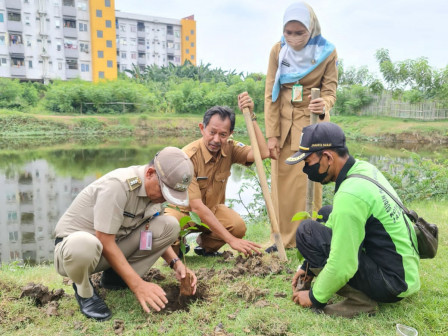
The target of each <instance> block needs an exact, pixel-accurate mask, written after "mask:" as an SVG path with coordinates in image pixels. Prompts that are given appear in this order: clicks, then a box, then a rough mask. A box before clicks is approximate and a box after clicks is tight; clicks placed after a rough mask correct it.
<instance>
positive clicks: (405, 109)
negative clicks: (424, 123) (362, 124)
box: [360, 95, 448, 120]
mask: <svg viewBox="0 0 448 336" xmlns="http://www.w3.org/2000/svg"><path fill="white" fill-rule="evenodd" d="M360 115H366V116H382V117H395V118H409V119H420V120H442V119H448V108H447V107H446V104H445V106H443V104H442V103H441V102H438V101H428V102H422V103H416V104H411V103H408V102H402V101H399V100H395V99H392V97H391V96H390V95H381V96H379V97H375V98H374V101H373V102H372V103H371V104H370V105H369V106H366V107H364V108H362V109H361V112H360Z"/></svg>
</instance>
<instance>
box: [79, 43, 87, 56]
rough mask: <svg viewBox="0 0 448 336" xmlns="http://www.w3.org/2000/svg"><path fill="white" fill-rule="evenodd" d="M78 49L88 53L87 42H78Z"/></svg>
mask: <svg viewBox="0 0 448 336" xmlns="http://www.w3.org/2000/svg"><path fill="white" fill-rule="evenodd" d="M79 50H80V51H81V52H85V53H86V54H88V53H89V44H88V43H80V44H79Z"/></svg>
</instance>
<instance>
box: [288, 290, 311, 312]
mask: <svg viewBox="0 0 448 336" xmlns="http://www.w3.org/2000/svg"><path fill="white" fill-rule="evenodd" d="M292 300H293V301H294V302H295V303H297V304H299V305H301V306H302V307H305V308H307V307H311V306H312V305H313V303H312V302H311V300H310V291H309V290H304V291H299V292H295V293H293V294H292Z"/></svg>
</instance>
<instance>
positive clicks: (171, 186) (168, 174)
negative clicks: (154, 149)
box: [154, 147, 194, 206]
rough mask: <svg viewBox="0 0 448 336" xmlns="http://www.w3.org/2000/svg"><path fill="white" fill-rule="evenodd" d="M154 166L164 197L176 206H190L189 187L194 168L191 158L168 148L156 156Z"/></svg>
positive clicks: (172, 148) (174, 148) (179, 151)
mask: <svg viewBox="0 0 448 336" xmlns="http://www.w3.org/2000/svg"><path fill="white" fill-rule="evenodd" d="M154 166H155V169H156V172H157V176H158V178H159V182H160V190H161V191H162V195H163V197H164V198H165V200H167V201H168V202H170V203H172V204H174V205H180V206H188V204H189V201H188V191H187V190H188V186H189V185H190V183H191V180H192V179H193V173H194V168H193V164H192V163H191V161H190V158H189V157H188V156H187V154H185V153H184V152H182V151H181V150H180V149H179V148H176V147H166V148H164V149H162V150H161V151H160V152H158V153H157V154H156V157H155V158H154Z"/></svg>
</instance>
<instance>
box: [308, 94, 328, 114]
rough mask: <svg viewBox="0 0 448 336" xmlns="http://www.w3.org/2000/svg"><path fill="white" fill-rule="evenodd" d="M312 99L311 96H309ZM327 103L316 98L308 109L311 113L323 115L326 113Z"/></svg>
mask: <svg viewBox="0 0 448 336" xmlns="http://www.w3.org/2000/svg"><path fill="white" fill-rule="evenodd" d="M308 98H309V99H311V95H309V96H308ZM324 107H325V101H324V100H323V99H322V98H316V99H313V100H310V104H309V105H308V109H309V110H310V112H312V113H314V114H317V115H321V114H323V113H324Z"/></svg>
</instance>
